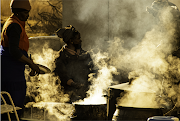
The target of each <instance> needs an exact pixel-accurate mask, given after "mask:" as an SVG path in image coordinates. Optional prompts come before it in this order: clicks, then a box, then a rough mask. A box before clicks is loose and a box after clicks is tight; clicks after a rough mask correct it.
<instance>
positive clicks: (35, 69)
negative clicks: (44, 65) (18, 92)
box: [29, 62, 40, 76]
mask: <svg viewBox="0 0 180 121" xmlns="http://www.w3.org/2000/svg"><path fill="white" fill-rule="evenodd" d="M29 67H30V68H31V69H32V70H31V72H30V73H29V75H30V76H35V75H39V73H40V69H39V67H38V66H37V65H36V64H35V63H33V62H32V63H31V64H29Z"/></svg>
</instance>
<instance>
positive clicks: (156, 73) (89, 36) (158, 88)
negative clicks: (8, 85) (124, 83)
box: [73, 0, 179, 107]
mask: <svg viewBox="0 0 180 121" xmlns="http://www.w3.org/2000/svg"><path fill="white" fill-rule="evenodd" d="M152 2H153V1H148V2H147V1H138V2H137V1H134V0H128V1H127V0H126V1H125V0H121V1H118V0H112V1H105V2H102V1H100V0H99V1H96V2H95V1H91V2H90V1H88V0H87V1H76V2H74V3H73V5H74V6H76V8H74V10H75V16H76V17H75V18H76V19H77V20H78V21H79V22H80V23H81V24H82V25H86V28H90V29H88V30H86V28H83V27H84V26H82V28H80V29H83V30H84V31H82V32H81V34H82V38H85V39H84V41H83V43H84V45H85V46H84V47H85V48H86V49H88V50H90V49H91V50H92V51H93V52H94V53H93V54H92V56H95V57H96V58H98V57H101V55H103V56H105V57H106V58H108V59H109V61H108V62H105V63H106V64H104V65H101V69H102V70H106V69H108V71H109V72H108V74H106V75H103V74H102V75H103V76H101V75H98V77H96V78H94V77H93V79H91V81H92V82H95V83H93V84H94V85H93V86H92V88H91V90H89V91H88V93H89V94H90V97H92V96H91V94H97V93H94V92H93V90H94V91H95V90H96V88H95V85H96V84H98V83H99V84H104V82H105V81H104V80H106V79H105V78H107V79H110V80H111V81H109V80H106V81H107V84H106V86H105V87H106V88H107V87H108V86H110V85H111V84H112V83H113V82H114V80H113V76H112V72H115V73H116V71H117V69H120V70H125V71H127V72H129V79H132V78H134V82H133V83H132V85H131V86H132V87H131V89H132V90H133V91H134V90H136V91H146V92H150V94H149V95H147V94H142V95H137V94H140V93H137V94H134V93H130V92H129V93H127V95H125V96H124V98H123V99H122V100H120V101H119V102H121V101H122V102H128V105H129V106H133V104H134V105H136V106H139V104H141V106H144V107H149V104H151V106H152V107H157V106H159V105H161V106H162V105H164V106H165V107H171V105H170V103H169V102H168V101H167V99H169V98H172V97H173V96H175V95H177V94H179V90H178V89H177V86H175V85H174V84H173V82H178V78H179V76H178V75H179V71H178V68H176V67H177V66H175V65H179V60H178V59H177V58H175V57H174V56H170V55H171V54H172V52H174V51H176V50H177V44H178V42H177V33H176V32H177V23H178V21H177V19H176V18H174V13H173V12H174V11H175V10H174V9H173V8H172V7H167V9H164V10H163V11H162V12H161V14H160V16H159V17H158V18H154V17H153V16H152V15H150V14H148V13H147V12H146V11H145V8H146V6H149V5H151V3H152ZM98 3H99V4H100V5H102V6H106V7H101V6H100V8H98V7H97V5H98ZM148 4H149V5H148ZM77 6H78V7H77ZM107 8H108V11H107ZM91 27H92V28H93V29H92V28H91ZM83 34H84V35H83ZM107 34H108V36H107ZM102 35H104V36H102ZM98 52H99V53H100V54H97V53H98ZM104 52H105V53H106V54H105V53H104ZM96 54H97V55H98V56H97V55H96ZM93 60H96V59H95V58H94V59H93ZM172 63H174V64H175V65H173V64H172ZM107 65H108V66H107ZM111 68H113V70H115V71H112V70H111ZM101 69H100V70H99V71H101ZM106 72H107V71H106ZM120 73H121V72H120ZM109 74H110V75H109ZM172 75H173V76H172ZM98 78H100V79H98ZM100 88H101V86H98V90H104V88H102V89H100ZM92 89H93V90H92ZM168 90H170V91H168ZM90 91H91V92H92V93H90ZM95 92H96V91H95ZM97 92H98V91H97ZM101 92H102V91H101ZM101 92H99V94H101ZM167 95H168V96H167ZM99 96H100V95H99ZM128 96H129V97H128ZM147 96H148V97H149V100H147ZM174 98H177V96H175V97H174ZM94 99H95V98H94ZM131 99H133V100H131ZM137 99H144V100H143V101H141V102H138V101H140V100H137ZM130 100H131V101H132V102H129V101H130ZM136 100H137V103H136V104H135V102H136ZM147 101H148V102H147ZM167 102H168V103H169V105H168V103H167ZM174 103H175V102H174ZM119 105H121V103H119ZM126 106H127V105H126Z"/></svg>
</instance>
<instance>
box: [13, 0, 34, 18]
mask: <svg viewBox="0 0 180 121" xmlns="http://www.w3.org/2000/svg"><path fill="white" fill-rule="evenodd" d="M10 8H11V10H12V13H14V14H15V15H16V16H17V17H18V18H19V19H20V20H21V21H27V19H28V17H29V11H30V10H31V5H30V3H29V0H11V3H10Z"/></svg>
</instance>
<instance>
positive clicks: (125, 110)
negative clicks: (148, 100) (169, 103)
mask: <svg viewBox="0 0 180 121" xmlns="http://www.w3.org/2000/svg"><path fill="white" fill-rule="evenodd" d="M158 115H159V116H162V115H163V111H162V109H160V108H143V107H128V106H117V105H116V112H115V114H114V117H113V118H114V120H115V121H124V120H138V121H146V120H147V119H148V118H149V117H152V116H158Z"/></svg>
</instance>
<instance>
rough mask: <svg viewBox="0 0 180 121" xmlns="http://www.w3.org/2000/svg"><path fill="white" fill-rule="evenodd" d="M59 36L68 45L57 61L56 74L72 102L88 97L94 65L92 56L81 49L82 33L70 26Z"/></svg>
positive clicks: (60, 31)
mask: <svg viewBox="0 0 180 121" xmlns="http://www.w3.org/2000/svg"><path fill="white" fill-rule="evenodd" d="M57 35H58V36H59V37H60V38H63V41H64V42H65V43H66V45H65V46H63V47H62V49H61V50H60V53H59V57H58V58H57V59H56V61H55V63H56V68H55V70H54V72H55V74H56V75H58V76H59V78H60V80H61V85H62V86H63V87H64V91H65V93H67V94H69V96H70V102H74V101H77V100H79V99H83V98H85V97H86V91H87V90H88V87H89V85H90V83H89V82H88V75H89V74H90V73H91V72H92V68H93V63H92V59H91V57H90V54H89V53H88V52H87V51H84V50H83V49H82V48H81V42H82V40H81V36H80V33H79V32H78V31H77V30H76V29H75V28H74V27H73V26H72V25H69V26H67V27H65V28H61V29H59V30H58V31H57Z"/></svg>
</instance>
